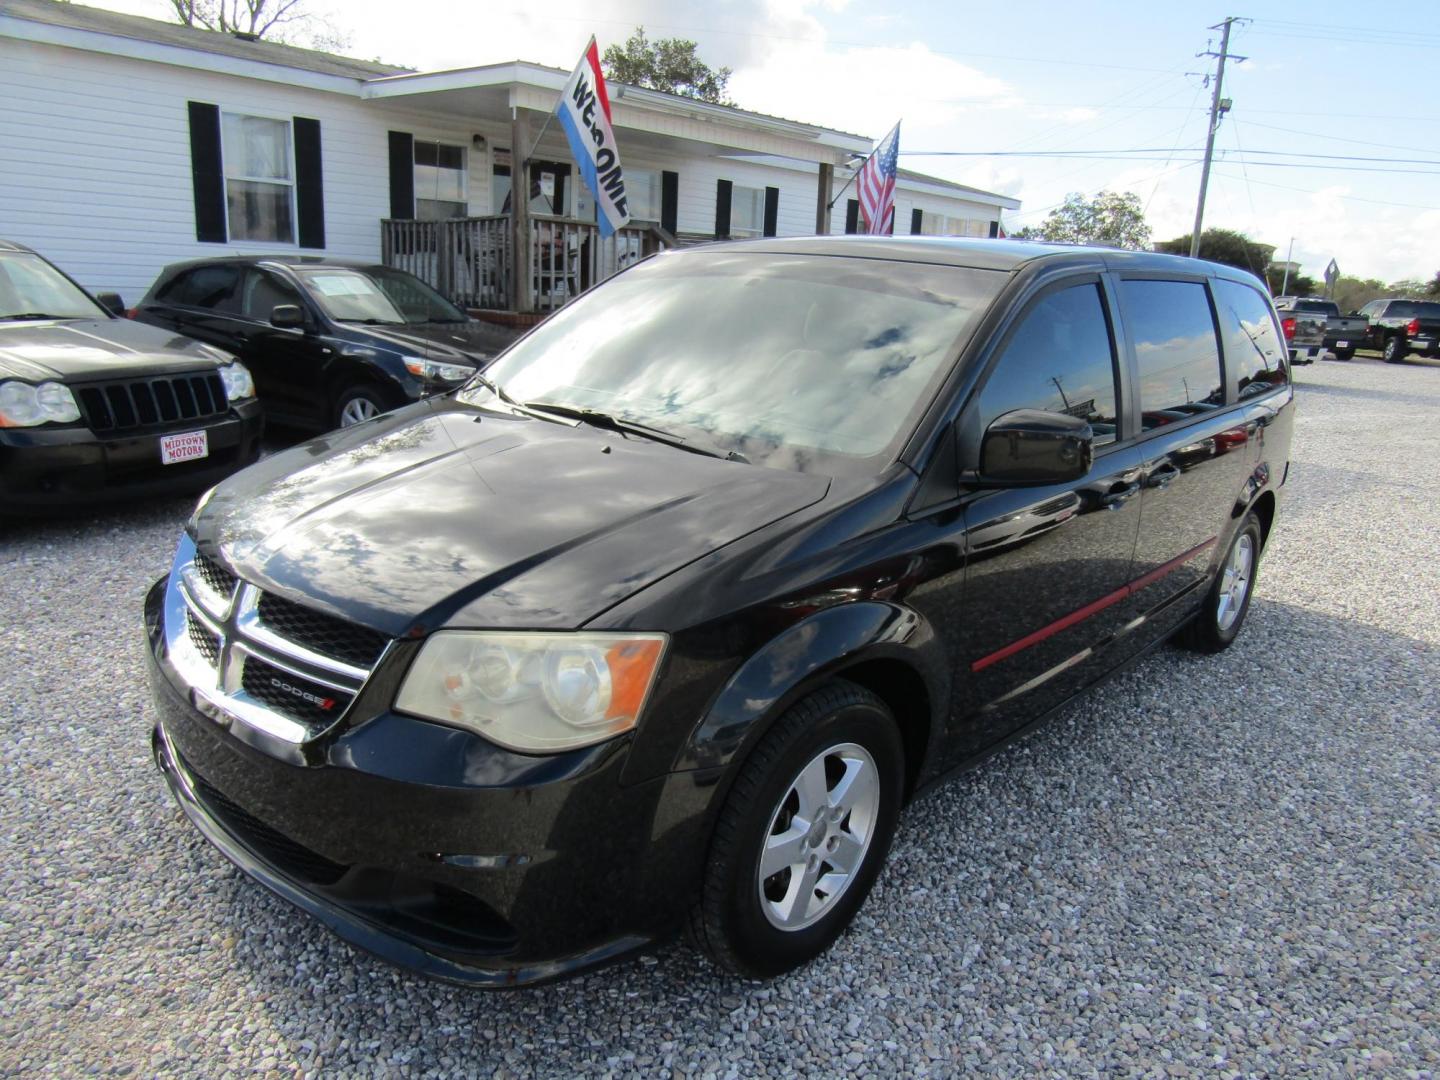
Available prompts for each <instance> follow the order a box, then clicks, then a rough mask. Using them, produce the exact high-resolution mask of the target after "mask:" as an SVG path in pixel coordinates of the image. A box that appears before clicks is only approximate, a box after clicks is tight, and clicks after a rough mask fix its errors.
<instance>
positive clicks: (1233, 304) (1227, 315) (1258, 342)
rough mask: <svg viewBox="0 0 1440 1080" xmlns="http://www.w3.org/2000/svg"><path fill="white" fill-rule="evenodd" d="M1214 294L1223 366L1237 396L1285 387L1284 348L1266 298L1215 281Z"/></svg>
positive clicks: (1236, 284)
mask: <svg viewBox="0 0 1440 1080" xmlns="http://www.w3.org/2000/svg"><path fill="white" fill-rule="evenodd" d="M1214 290H1215V308H1216V311H1217V313H1218V314H1219V316H1220V335H1221V339H1222V340H1223V341H1224V343H1225V362H1226V363H1227V364H1228V365H1229V367H1230V370H1231V371H1232V372H1233V373H1234V375H1235V379H1236V385H1237V388H1238V390H1239V394H1240V396H1241V397H1242V398H1245V397H1252V396H1254V395H1255V394H1261V393H1264V392H1265V391H1266V390H1270V389H1273V388H1274V387H1276V386H1284V385H1285V383H1286V381H1287V380H1288V379H1289V373H1288V368H1287V363H1286V350H1285V345H1284V343H1283V342H1282V341H1281V339H1280V334H1279V332H1278V331H1277V330H1276V329H1275V320H1274V319H1273V318H1271V316H1270V305H1269V304H1268V303H1266V302H1265V298H1264V297H1263V296H1261V295H1260V293H1259V292H1257V291H1256V290H1255V289H1252V288H1250V287H1249V286H1248V285H1242V284H1240V283H1239V282H1236V281H1216V282H1215V283H1214Z"/></svg>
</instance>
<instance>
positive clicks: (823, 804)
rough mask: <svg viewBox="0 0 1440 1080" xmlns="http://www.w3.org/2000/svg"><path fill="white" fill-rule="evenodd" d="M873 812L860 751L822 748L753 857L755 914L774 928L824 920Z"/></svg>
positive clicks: (875, 780) (854, 868) (851, 872)
mask: <svg viewBox="0 0 1440 1080" xmlns="http://www.w3.org/2000/svg"><path fill="white" fill-rule="evenodd" d="M879 814H880V772H879V769H878V768H877V767H876V765H875V760H874V758H872V757H871V756H870V754H869V752H868V751H867V750H866V749H865V748H864V747H862V746H858V745H857V744H855V743H841V744H839V745H836V746H832V747H830V748H829V749H828V750H822V751H821V752H820V753H819V754H816V755H815V757H813V758H811V759H810V761H809V763H808V764H806V766H805V767H804V768H803V769H801V770H800V772H799V774H798V775H797V776H796V777H795V778H794V779H793V780H792V781H791V782H790V786H789V788H788V790H787V791H786V793H785V796H784V798H782V799H781V800H780V804H779V805H778V806H776V807H775V811H774V813H772V814H771V815H770V827H769V828H768V829H767V830H766V832H765V845H764V849H763V850H762V851H761V854H760V865H759V869H758V871H757V886H758V888H759V890H760V909H761V910H762V911H763V912H764V913H765V918H766V919H767V920H768V921H769V922H770V925H772V926H774V927H775V928H776V929H778V930H785V931H795V930H803V929H805V928H806V927H807V926H811V925H813V924H814V923H816V922H818V921H819V920H820V919H822V918H824V917H825V915H826V914H827V913H828V912H829V911H830V910H831V909H832V908H834V906H835V904H836V903H837V902H838V901H839V899H840V897H841V896H843V895H844V894H845V891H846V890H847V889H848V888H849V887H850V885H851V883H852V882H854V880H855V878H856V876H857V874H858V873H859V870H860V867H861V865H862V864H863V863H864V861H865V853H866V852H867V851H868V850H869V848H870V841H871V838H872V837H873V836H874V834H875V829H876V824H877V821H878V818H879Z"/></svg>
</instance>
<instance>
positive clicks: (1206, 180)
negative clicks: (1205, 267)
mask: <svg viewBox="0 0 1440 1080" xmlns="http://www.w3.org/2000/svg"><path fill="white" fill-rule="evenodd" d="M1240 21H1242V20H1241V19H1240V18H1239V17H1237V16H1235V15H1231V16H1230V17H1229V18H1227V19H1226V20H1225V21H1224V22H1222V23H1217V24H1216V25H1214V26H1212V27H1210V29H1211V30H1219V31H1220V51H1219V52H1218V53H1217V52H1214V51H1213V50H1208V49H1207V50H1206V51H1205V52H1203V53H1196V54H1195V55H1196V56H1213V57H1215V89H1214V92H1213V93H1211V95H1210V134H1209V135H1207V136H1206V138H1205V164H1204V165H1203V166H1201V168H1200V198H1199V200H1198V201H1197V202H1196V203H1195V228H1194V229H1192V230H1191V232H1190V257H1191V258H1192V259H1194V258H1196V257H1198V256H1199V254H1200V223H1201V222H1202V221H1204V219H1205V189H1206V188H1207V187H1209V186H1210V159H1211V158H1212V157H1214V156H1215V132H1216V131H1218V130H1219V128H1220V118H1221V117H1222V116H1224V115H1225V113H1227V112H1229V111H1230V101H1229V99H1228V98H1222V97H1221V96H1220V85H1221V83H1223V82H1224V81H1225V61H1226V60H1229V59H1234V61H1235V62H1236V63H1237V64H1238V63H1239V62H1240V61H1242V60H1246V59H1248V57H1244V56H1236V57H1233V58H1232V57H1231V55H1230V27H1231V25H1232V24H1234V23H1237V22H1240Z"/></svg>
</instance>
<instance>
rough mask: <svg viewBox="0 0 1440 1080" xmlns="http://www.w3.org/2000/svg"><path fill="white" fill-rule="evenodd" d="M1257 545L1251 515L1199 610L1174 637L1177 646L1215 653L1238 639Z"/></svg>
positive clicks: (1257, 558) (1257, 532)
mask: <svg viewBox="0 0 1440 1080" xmlns="http://www.w3.org/2000/svg"><path fill="white" fill-rule="evenodd" d="M1260 544H1261V539H1260V519H1259V518H1257V517H1256V516H1255V514H1254V513H1253V512H1252V513H1249V514H1247V515H1246V516H1245V520H1244V521H1243V522H1241V524H1240V528H1239V529H1237V530H1236V532H1235V536H1234V537H1233V538H1232V539H1231V541H1230V547H1229V549H1228V550H1227V551H1226V552H1225V558H1224V559H1223V560H1222V561H1221V563H1220V569H1219V571H1218V572H1217V573H1216V575H1215V580H1214V581H1213V582H1212V583H1211V585H1210V588H1209V590H1208V591H1207V592H1206V593H1205V601H1204V603H1202V604H1201V605H1200V610H1199V611H1198V612H1196V613H1195V617H1194V618H1193V619H1191V620H1190V622H1189V623H1187V624H1186V626H1185V627H1184V629H1183V630H1181V631H1180V633H1179V634H1178V635H1176V641H1177V642H1178V643H1179V644H1181V645H1183V646H1185V647H1186V648H1188V649H1193V650H1195V651H1196V652H1202V653H1218V652H1221V651H1222V650H1224V649H1228V648H1229V647H1230V644H1231V642H1233V641H1234V640H1235V639H1236V637H1238V636H1239V634H1240V628H1241V627H1242V626H1244V625H1245V616H1246V615H1247V614H1249V612H1250V598H1251V596H1253V595H1254V594H1255V575H1256V571H1257V570H1259V568H1260Z"/></svg>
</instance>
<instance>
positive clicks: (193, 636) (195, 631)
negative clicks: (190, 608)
mask: <svg viewBox="0 0 1440 1080" xmlns="http://www.w3.org/2000/svg"><path fill="white" fill-rule="evenodd" d="M185 633H186V634H188V635H189V636H190V643H191V644H192V645H194V646H195V651H196V652H198V653H199V654H200V655H201V656H203V657H204V658H205V659H206V660H207V661H209V663H210V666H211V667H214V666H215V665H216V664H218V663H219V662H220V639H219V638H217V637H216V636H215V635H214V634H212V633H210V631H209V630H208V629H206V628H205V626H204V625H203V624H202V623H201V622H200V620H199V619H197V618H195V616H193V615H191V614H189V613H186V615H185Z"/></svg>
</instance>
